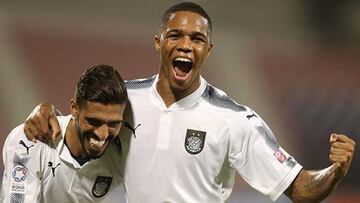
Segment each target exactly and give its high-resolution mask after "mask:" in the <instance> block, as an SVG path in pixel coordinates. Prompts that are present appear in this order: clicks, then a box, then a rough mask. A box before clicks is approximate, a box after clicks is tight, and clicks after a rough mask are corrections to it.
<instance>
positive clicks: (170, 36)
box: [167, 33, 180, 39]
mask: <svg viewBox="0 0 360 203" xmlns="http://www.w3.org/2000/svg"><path fill="white" fill-rule="evenodd" d="M167 38H169V39H179V38H180V34H178V33H171V34H169V35H168V36H167Z"/></svg>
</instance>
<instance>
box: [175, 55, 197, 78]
mask: <svg viewBox="0 0 360 203" xmlns="http://www.w3.org/2000/svg"><path fill="white" fill-rule="evenodd" d="M172 65H173V67H174V70H175V74H176V76H177V77H181V78H183V77H186V76H187V74H188V73H189V72H190V71H191V69H192V67H193V62H192V61H191V60H190V59H188V58H185V57H176V58H175V59H174V60H173V62H172Z"/></svg>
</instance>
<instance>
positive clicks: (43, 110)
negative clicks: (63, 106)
mask: <svg viewBox="0 0 360 203" xmlns="http://www.w3.org/2000/svg"><path fill="white" fill-rule="evenodd" d="M24 132H25V134H26V137H27V138H28V139H29V140H31V141H34V142H36V140H40V141H42V142H45V143H47V142H52V141H54V140H55V139H56V138H57V137H58V136H59V135H60V125H59V122H58V120H57V118H56V109H55V107H54V105H52V104H50V103H47V102H44V103H41V104H39V105H37V106H36V107H35V108H34V110H33V111H32V112H31V114H30V115H29V117H28V118H27V119H26V121H25V126H24Z"/></svg>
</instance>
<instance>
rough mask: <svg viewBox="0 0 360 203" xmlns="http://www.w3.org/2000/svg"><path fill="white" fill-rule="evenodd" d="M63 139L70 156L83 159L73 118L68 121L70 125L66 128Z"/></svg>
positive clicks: (83, 155)
mask: <svg viewBox="0 0 360 203" xmlns="http://www.w3.org/2000/svg"><path fill="white" fill-rule="evenodd" d="M65 139H66V143H67V147H68V148H69V151H70V153H71V155H73V156H75V157H85V154H84V152H83V149H82V146H81V143H80V139H79V135H78V131H77V128H76V126H75V119H73V118H72V119H71V120H70V123H69V125H68V127H67V128H66V133H65Z"/></svg>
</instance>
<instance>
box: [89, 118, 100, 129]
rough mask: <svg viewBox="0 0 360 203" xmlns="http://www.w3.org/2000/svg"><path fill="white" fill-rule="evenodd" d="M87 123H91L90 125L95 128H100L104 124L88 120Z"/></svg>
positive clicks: (95, 120)
mask: <svg viewBox="0 0 360 203" xmlns="http://www.w3.org/2000/svg"><path fill="white" fill-rule="evenodd" d="M86 121H87V122H88V123H89V125H92V126H94V127H99V126H101V125H102V122H101V121H100V120H97V119H92V118H87V119H86Z"/></svg>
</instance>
